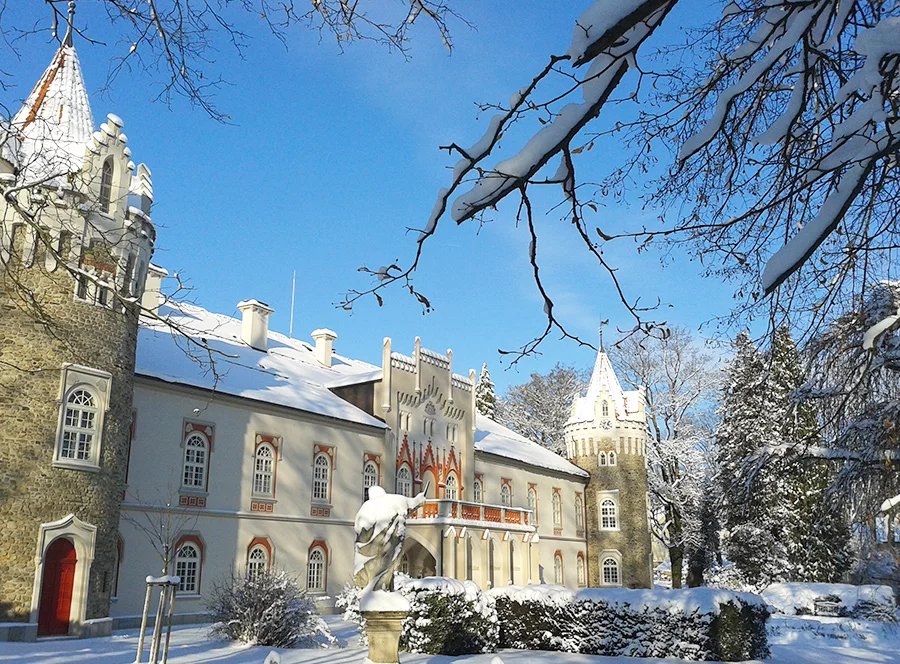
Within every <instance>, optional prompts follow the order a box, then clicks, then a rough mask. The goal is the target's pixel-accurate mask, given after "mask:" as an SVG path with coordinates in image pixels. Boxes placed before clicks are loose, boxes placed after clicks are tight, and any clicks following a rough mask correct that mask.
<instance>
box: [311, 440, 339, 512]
mask: <svg viewBox="0 0 900 664" xmlns="http://www.w3.org/2000/svg"><path fill="white" fill-rule="evenodd" d="M322 459H324V460H325V464H324V465H320V464H319V461H320V460H322ZM319 468H324V469H325V476H324V477H317V474H318V469H319ZM333 469H334V464H333V463H332V459H331V456H330V455H329V454H328V453H327V452H325V451H324V450H319V451H318V452H316V453H315V454H314V455H313V463H312V475H313V477H312V480H313V481H312V487H311V489H310V490H311V492H312V493H311V496H312V502H314V503H325V504H328V505H330V504H331V480H332V477H333ZM323 487H324V491H319V489H321V488H323Z"/></svg>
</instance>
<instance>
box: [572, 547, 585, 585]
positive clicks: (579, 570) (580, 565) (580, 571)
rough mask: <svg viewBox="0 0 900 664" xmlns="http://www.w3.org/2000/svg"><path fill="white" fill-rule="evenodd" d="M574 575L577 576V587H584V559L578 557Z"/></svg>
mask: <svg viewBox="0 0 900 664" xmlns="http://www.w3.org/2000/svg"><path fill="white" fill-rule="evenodd" d="M575 574H576V575H577V576H578V585H579V586H581V587H584V586H586V585H587V581H586V577H585V573H584V557H583V556H581V555H579V556H578V558H577V559H576V560H575Z"/></svg>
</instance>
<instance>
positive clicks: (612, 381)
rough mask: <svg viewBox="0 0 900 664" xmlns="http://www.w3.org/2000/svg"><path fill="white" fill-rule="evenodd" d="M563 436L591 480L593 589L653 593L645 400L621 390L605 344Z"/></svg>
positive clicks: (589, 533) (637, 393) (589, 530)
mask: <svg viewBox="0 0 900 664" xmlns="http://www.w3.org/2000/svg"><path fill="white" fill-rule="evenodd" d="M565 433H566V448H567V453H568V458H569V460H570V461H572V463H574V464H576V465H578V466H579V467H581V468H583V469H584V470H586V471H588V472H589V473H590V475H591V478H590V481H589V483H588V486H587V489H586V491H585V504H586V510H585V512H586V518H587V530H586V537H587V550H588V585H590V586H591V587H601V586H625V587H628V588H650V587H651V585H652V584H651V581H652V574H651V565H652V559H651V550H650V530H649V527H648V523H647V467H646V457H645V445H646V440H647V415H646V411H645V408H644V396H643V394H642V393H641V392H640V391H627V392H626V391H624V390H623V389H622V386H621V385H620V384H619V379H618V378H616V373H615V371H614V370H613V367H612V364H610V361H609V357H607V355H606V353H605V352H604V350H603V344H602V341H601V345H600V352H599V353H598V354H597V361H596V363H595V364H594V371H593V373H592V374H591V382H590V385H589V387H588V390H587V393H586V394H584V395H582V396H579V397H576V399H575V402H574V403H573V405H572V414H571V416H570V417H569V420H568V421H567V422H566V427H565Z"/></svg>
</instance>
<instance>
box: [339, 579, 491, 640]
mask: <svg viewBox="0 0 900 664" xmlns="http://www.w3.org/2000/svg"><path fill="white" fill-rule="evenodd" d="M394 578H395V583H396V586H397V590H398V592H400V593H402V594H403V596H404V597H406V598H407V599H408V600H409V603H410V613H409V617H408V618H406V619H405V620H404V621H403V632H402V634H401V636H400V647H401V648H402V649H404V650H407V651H409V652H421V653H428V654H433V655H466V654H475V653H483V652H491V651H493V650H494V649H495V648H496V645H497V639H498V635H499V627H498V621H497V609H496V607H495V604H494V600H493V598H491V597H489V596H487V595H485V594H484V593H482V592H481V591H480V590H479V589H478V586H476V585H475V584H474V583H472V582H471V581H466V582H461V581H457V580H456V579H449V578H444V577H428V578H426V579H411V578H409V577H408V576H405V575H403V574H397V575H396V576H395V577H394ZM359 592H360V589H359V588H358V587H357V586H353V585H350V584H347V585H346V586H344V589H343V590H342V591H341V593H340V595H338V597H337V600H336V601H335V605H336V606H337V607H338V608H341V609H343V611H344V613H343V618H344V620H347V621H350V622H354V623H356V624H357V625H358V626H359V630H360V633H361V635H362V637H361V641H362V643H363V644H364V645H365V644H366V643H367V639H366V634H365V628H366V619H365V618H364V617H363V616H362V614H361V613H360V611H359Z"/></svg>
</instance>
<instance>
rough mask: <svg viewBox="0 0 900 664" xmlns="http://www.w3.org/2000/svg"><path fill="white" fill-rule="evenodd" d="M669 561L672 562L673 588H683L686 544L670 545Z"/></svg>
mask: <svg viewBox="0 0 900 664" xmlns="http://www.w3.org/2000/svg"><path fill="white" fill-rule="evenodd" d="M669 562H670V563H671V564H672V588H681V567H682V565H683V564H684V546H682V545H679V546H670V547H669Z"/></svg>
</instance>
